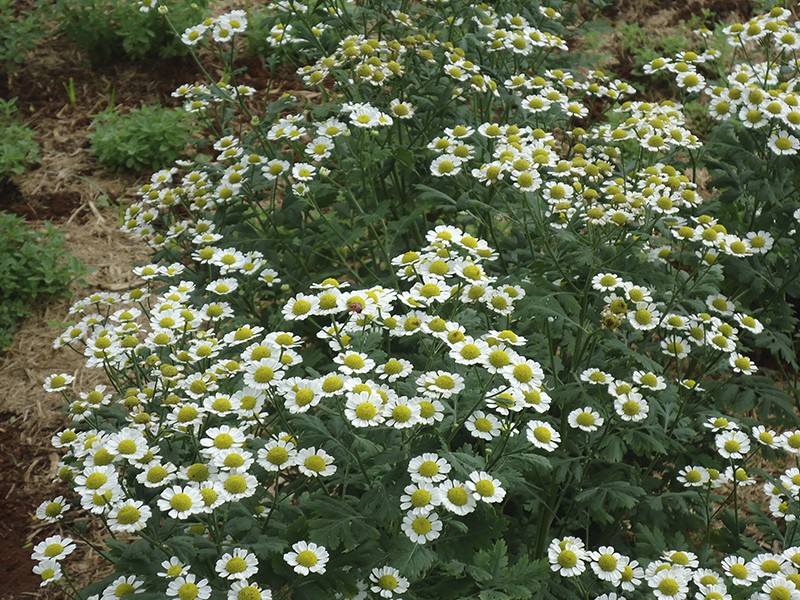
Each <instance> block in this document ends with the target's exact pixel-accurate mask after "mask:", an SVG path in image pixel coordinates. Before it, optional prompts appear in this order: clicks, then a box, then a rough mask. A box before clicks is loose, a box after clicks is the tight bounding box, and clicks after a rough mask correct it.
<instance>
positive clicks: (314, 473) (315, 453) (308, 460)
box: [296, 448, 336, 477]
mask: <svg viewBox="0 0 800 600" xmlns="http://www.w3.org/2000/svg"><path fill="white" fill-rule="evenodd" d="M296 464H297V468H298V470H299V471H300V472H301V473H302V474H303V475H305V476H307V477H327V476H329V475H333V474H334V473H335V472H336V465H334V464H333V457H332V456H331V455H330V454H328V453H327V452H325V451H324V450H323V449H321V448H320V449H319V450H318V449H316V448H303V449H302V450H300V451H298V452H297V459H296Z"/></svg>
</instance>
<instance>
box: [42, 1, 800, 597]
mask: <svg viewBox="0 0 800 600" xmlns="http://www.w3.org/2000/svg"><path fill="white" fill-rule="evenodd" d="M271 10H272V11H275V12H272V13H270V14H268V15H264V14H260V15H257V16H254V15H251V14H249V13H248V12H247V11H239V10H236V11H232V12H230V13H226V14H222V15H219V16H216V17H213V18H209V19H207V20H206V21H203V22H202V23H199V24H197V25H192V26H190V27H188V28H186V30H185V31H183V33H182V34H181V39H182V40H183V42H184V43H185V44H186V45H187V47H189V48H192V49H194V50H198V56H206V57H208V56H216V57H218V61H219V62H218V63H215V64H214V65H213V66H214V68H215V69H219V70H221V71H222V72H223V73H224V75H223V77H221V78H217V77H215V78H214V79H210V80H209V81H207V82H202V83H198V82H188V83H186V84H185V85H181V86H180V87H179V88H178V89H177V90H176V92H175V95H176V96H178V97H181V98H182V99H183V101H184V108H185V110H187V111H189V112H191V113H193V115H194V116H195V117H196V118H197V120H198V123H201V124H202V126H203V127H204V129H205V131H208V132H211V133H209V134H208V136H209V146H210V147H212V148H213V152H214V153H213V155H206V156H204V155H197V156H196V157H194V158H193V159H192V160H181V161H178V162H177V163H176V164H175V166H172V167H168V168H163V169H160V170H158V171H156V172H155V173H154V174H153V175H152V177H151V179H150V181H149V182H148V183H147V184H146V185H144V186H142V188H141V189H140V191H139V197H138V200H137V202H135V203H134V204H133V205H131V206H130V208H129V209H128V210H127V211H126V214H125V221H124V224H123V231H125V232H126V233H128V234H131V235H135V236H137V237H139V238H141V239H143V240H145V241H146V242H147V243H148V244H150V246H151V247H152V250H153V255H152V257H151V258H150V259H149V260H147V261H146V262H145V264H142V266H140V267H138V268H137V269H136V271H135V272H136V274H137V275H138V276H139V277H141V279H142V280H143V283H142V285H141V287H139V288H137V289H135V290H132V291H130V292H127V293H125V294H95V295H93V296H90V297H88V298H86V299H84V300H81V301H79V302H77V303H76V304H75V305H74V306H73V312H74V314H75V315H76V318H77V321H76V323H75V324H74V325H71V326H70V327H69V328H68V329H66V330H65V331H64V332H63V334H62V335H60V336H59V337H58V339H57V340H56V345H57V346H69V347H70V348H72V349H74V350H77V351H79V352H81V353H82V354H83V355H84V356H85V357H86V360H87V365H89V366H91V367H96V368H98V369H102V370H103V371H104V372H105V373H106V375H107V378H108V382H107V384H106V385H101V386H98V387H96V388H95V389H93V390H74V389H73V387H72V383H73V381H72V377H71V376H70V375H69V374H65V373H54V374H53V375H52V376H51V377H49V378H48V379H47V381H46V382H45V384H44V385H45V389H46V390H47V391H48V392H52V393H56V394H61V395H62V396H63V399H64V402H65V405H66V406H67V410H68V413H69V415H70V417H71V418H72V423H71V424H70V426H69V427H67V428H66V429H64V430H63V431H61V432H59V433H58V434H57V435H56V436H54V438H53V445H54V446H55V447H56V448H59V449H61V450H62V451H63V452H64V455H63V460H62V463H61V465H60V470H59V477H60V478H61V479H62V480H64V482H65V483H66V484H67V485H68V489H69V491H68V492H65V494H64V496H60V497H58V498H55V499H52V500H50V501H47V502H45V503H43V504H42V505H41V506H40V507H38V509H37V516H38V517H39V518H42V519H45V520H47V521H49V522H53V523H61V524H62V525H69V524H71V525H74V526H75V527H74V528H73V529H74V531H75V533H74V535H75V536H76V537H85V526H84V524H83V523H84V521H83V517H78V518H76V517H75V515H76V514H81V515H82V514H85V513H89V514H91V515H93V516H94V517H95V520H96V521H99V522H101V523H102V526H103V527H104V528H105V529H106V530H107V531H108V534H109V539H108V541H107V547H105V548H99V549H98V550H99V551H100V552H101V553H102V555H103V556H104V557H105V558H106V559H107V560H108V561H109V562H110V563H111V564H113V565H114V568H115V571H114V574H113V575H111V576H109V577H108V578H106V579H104V580H103V581H99V582H96V583H95V584H94V585H92V586H90V587H89V588H88V589H86V590H78V589H76V588H75V587H73V584H72V580H71V579H70V577H69V562H70V560H71V559H70V555H71V554H72V553H73V552H75V550H76V548H77V544H76V542H75V539H73V537H69V536H66V535H62V534H58V535H52V536H49V537H46V538H45V539H44V540H42V541H40V542H39V543H37V544H36V545H35V547H34V551H33V558H34V560H36V561H38V564H37V566H36V567H35V570H36V572H37V573H39V574H40V575H41V576H42V583H43V585H53V586H60V587H61V588H62V589H63V590H64V593H65V594H67V595H71V596H74V597H76V598H81V599H83V600H87V599H92V600H109V599H114V598H125V597H136V598H140V599H142V600H145V599H148V598H165V597H167V598H179V599H181V600H194V599H200V600H205V599H207V598H213V599H217V598H220V599H223V598H224V599H227V600H252V599H262V600H263V599H268V598H274V599H276V600H277V599H287V600H288V599H292V600H302V599H309V600H310V599H318V598H387V599H391V598H405V599H420V600H422V599H432V598H437V599H460V598H479V599H481V600H503V599H524V598H548V599H549V598H553V599H565V600H566V599H573V598H581V599H590V600H619V599H623V598H629V599H633V598H658V599H666V600H683V599H685V598H689V597H693V598H702V599H709V600H710V599H720V598H721V599H723V600H732V599H735V600H740V599H744V598H755V599H765V600H777V599H792V598H796V597H800V574H799V573H798V569H799V568H800V542H798V538H797V523H796V516H797V514H798V490H799V489H800V488H798V486H799V485H800V475H798V468H797V467H798V464H797V456H798V455H800V427H798V419H797V414H798V413H797V410H798V408H800V406H798V398H797V389H796V385H795V382H793V381H792V380H791V379H790V378H787V377H784V378H783V379H782V380H781V385H776V384H775V383H774V380H773V374H774V370H773V369H770V368H767V367H768V366H769V365H764V364H761V365H759V364H757V362H758V361H757V360H756V358H755V357H756V356H761V357H766V356H767V352H764V351H763V349H764V348H769V350H770V351H771V352H774V353H775V358H774V359H773V360H777V361H778V362H779V363H780V364H781V365H783V366H784V368H785V369H786V370H787V372H788V371H791V369H793V368H794V367H795V366H796V347H795V345H796V342H797V339H796V334H795V333H794V332H792V331H791V327H792V325H791V323H792V319H794V318H795V316H794V312H793V311H794V309H793V304H792V302H793V298H795V297H796V296H795V295H793V294H794V290H793V287H792V286H791V285H790V284H789V283H787V280H786V279H784V277H786V278H788V277H789V275H790V273H789V272H787V269H790V268H793V267H792V265H794V263H795V261H796V260H797V256H796V253H797V241H798V240H797V235H798V234H797V230H796V225H797V222H798V220H799V219H800V199H798V194H797V190H796V188H793V187H788V185H789V184H788V183H787V182H789V183H791V181H792V180H793V179H792V178H793V177H794V176H795V175H796V169H794V170H792V167H795V166H796V157H795V156H794V154H793V153H791V150H792V149H795V142H796V140H794V137H795V136H794V134H793V133H792V132H793V131H794V129H795V128H796V127H797V126H798V123H794V122H793V120H792V118H791V117H790V115H791V114H792V108H791V107H792V106H796V105H797V97H796V94H795V92H794V91H793V85H794V79H793V78H794V71H793V70H792V69H793V67H794V62H793V56H794V54H793V52H794V49H795V48H794V46H792V44H794V42H793V41H792V39H791V35H795V33H794V32H795V31H796V28H795V27H794V25H793V24H792V23H791V14H790V13H789V12H788V11H785V10H782V9H775V10H773V11H771V12H769V13H768V14H764V15H761V16H759V17H757V18H755V19H754V20H753V21H752V22H750V23H747V24H744V25H742V26H741V29H739V27H738V26H733V25H731V26H729V28H728V29H726V30H725V31H724V34H725V35H726V36H727V39H729V40H730V42H729V43H730V44H731V47H732V48H735V49H736V50H737V52H738V54H734V56H738V58H736V59H735V60H734V61H733V63H732V65H725V67H724V69H723V71H722V73H725V75H724V77H725V79H724V81H725V82H726V86H727V91H724V89H721V90H717V87H716V86H715V85H713V84H709V85H708V86H706V85H705V83H706V82H707V81H710V80H711V77H712V74H711V72H710V71H705V70H703V69H705V68H706V67H704V66H701V65H705V64H706V63H709V64H710V63H711V61H712V59H714V58H715V56H716V53H715V52H714V49H713V48H709V49H706V48H700V47H698V48H696V49H694V50H691V51H689V50H687V51H686V52H684V53H683V54H681V55H680V56H676V57H663V58H656V59H653V60H651V61H650V62H649V63H647V64H646V65H642V70H643V73H653V72H659V71H660V70H661V69H664V70H666V71H668V72H669V73H671V74H673V75H674V76H675V78H676V85H677V89H679V90H681V91H680V94H686V95H685V96H681V97H680V98H678V99H675V100H663V101H659V102H645V101H642V100H639V99H638V98H637V90H636V89H635V88H634V87H633V86H632V85H631V84H629V83H627V82H625V81H622V80H620V79H617V78H614V77H613V76H612V75H611V74H608V73H604V72H602V71H598V70H597V69H593V68H592V66H591V64H588V65H583V66H582V65H581V63H580V60H578V59H577V58H576V57H574V56H572V55H571V54H570V52H569V44H568V42H567V39H568V37H569V35H575V32H574V31H573V30H572V29H571V25H570V19H571V18H572V12H571V10H572V7H571V6H570V5H569V4H568V3H567V4H565V5H561V4H560V3H551V4H547V5H540V4H539V3H538V2H527V1H526V2H515V1H506V2H498V3H493V4H491V5H489V4H473V3H471V2H466V1H462V0H453V1H451V2H447V3H441V2H429V3H411V2H407V3H406V2H401V3H395V2H391V3H390V2H382V1H380V0H371V1H363V2H355V3H340V2H335V3H334V2H322V1H321V2H312V3H310V4H301V3H299V2H295V1H288V0H287V1H281V2H273V3H272V5H271ZM251 18H252V19H251ZM251 20H253V21H254V22H258V23H270V25H269V27H270V33H269V35H270V36H271V38H272V39H273V40H275V39H276V36H277V37H280V36H283V37H281V43H283V44H287V45H296V46H297V47H298V49H297V53H296V54H295V56H301V55H302V56H303V57H304V58H305V60H306V64H305V65H304V66H301V67H299V68H298V75H299V77H300V78H301V79H302V81H303V82H304V84H305V85H306V86H308V87H309V88H311V89H312V90H315V91H316V92H317V94H315V95H313V96H312V97H313V98H314V101H313V102H310V101H309V100H308V98H309V96H305V95H301V94H297V96H296V97H295V96H292V95H289V94H286V95H284V96H282V97H280V98H278V99H276V100H274V101H268V102H266V103H265V104H263V106H262V105H261V104H260V101H259V100H258V98H259V96H258V90H256V89H254V88H252V87H249V86H248V85H244V84H242V83H240V80H239V79H238V78H239V76H240V74H241V72H240V71H239V70H238V69H237V68H236V67H235V64H236V53H237V52H238V51H239V49H241V48H242V47H243V46H244V45H245V44H247V40H246V37H247V35H248V24H249V23H250V21H251ZM277 23H280V25H281V27H280V28H279V29H278V30H276V29H275V27H277V25H276V24H277ZM743 31H746V32H747V33H746V35H744V36H743V35H742V32H743ZM279 34H280V35H279ZM249 35H251V36H252V35H253V32H252V31H250V32H249ZM270 43H272V42H270ZM776 46H777V48H778V49H777V50H776ZM201 47H207V48H208V49H209V50H212V51H213V52H205V51H203V52H200V51H199V48H201ZM756 47H758V49H757V48H756ZM287 50H288V49H287ZM767 52H770V53H771V54H766V53H767ZM762 54H766V56H765V57H764V61H765V62H764V63H762V62H760V60H761V59H760V58H756V57H760V56H762ZM784 63H785V64H784ZM773 64H775V65H776V66H774V67H773ZM745 65H747V66H745ZM778 65H779V66H778ZM211 71H212V70H209V72H211ZM741 73H745V75H744V76H743V77H741V78H740V77H739V76H740V74H741ZM770 73H772V74H773V78H772V79H770V77H769V75H770ZM759 77H760V78H761V79H759ZM740 79H741V80H740ZM773 79H774V81H773ZM783 84H785V85H783ZM767 85H769V86H772V88H771V90H763V88H764V87H765V86H767ZM756 89H762V97H761V99H760V100H757V101H756V100H754V99H753V97H752V94H753V92H754V90H756ZM706 90H708V93H709V95H710V96H711V98H710V99H709V98H705V99H704V98H700V97H697V96H691V95H692V94H695V95H697V94H699V93H701V92H703V93H706ZM736 90H738V92H737V91H736ZM737 94H738V95H737ZM718 98H723V99H724V101H725V102H727V103H728V105H729V106H730V105H735V106H736V107H737V108H736V110H735V111H734V110H732V109H731V114H735V115H742V114H744V116H743V117H741V116H740V117H739V118H740V120H741V121H742V122H741V123H738V124H737V122H736V120H731V122H730V123H723V124H722V125H720V126H716V125H715V126H713V127H712V130H711V131H709V132H707V133H706V132H703V133H702V134H701V133H700V132H699V131H693V130H692V129H691V126H690V125H691V124H690V123H689V121H688V119H687V116H686V115H685V112H684V110H683V107H684V101H687V100H693V101H696V102H698V103H699V105H700V106H707V110H708V113H709V115H710V120H709V123H712V122H716V120H717V118H718V117H720V116H721V113H720V106H721V101H720V100H718ZM775 98H777V99H778V100H779V103H780V107H779V108H780V110H779V111H777V112H774V113H773V112H770V109H769V103H770V102H771V101H772V100H773V99H775ZM753 103H755V106H756V108H755V109H753V108H752V106H751V105H752V104H753ZM762 106H763V110H764V111H767V112H769V115H767V114H764V113H762V112H761V111H762ZM750 110H758V111H759V114H760V117H761V118H759V119H757V120H755V121H752V122H750V117H749V115H748V111H750ZM753 119H755V117H753ZM762 121H764V123H762ZM748 122H749V123H750V125H752V124H753V123H758V124H760V125H759V127H761V128H763V131H753V132H752V133H748V132H750V130H753V129H757V128H756V127H751V126H749V125H748V124H747V123H748ZM726 136H728V137H726ZM730 136H734V137H733V141H732V140H731V137H730ZM737 136H738V137H737ZM745 136H749V138H748V140H747V142H744V141H743V140H744V137H745ZM734 142H736V143H734ZM748 144H749V150H748V151H749V155H748V156H747V157H746V158H734V155H735V154H736V153H737V152H740V149H741V147H744V148H745V149H748ZM795 150H796V149H795ZM778 160H780V161H784V162H783V163H782V164H778V163H777V162H776V161H778ZM747 169H750V170H749V171H748V170H747ZM787 171H788V174H787ZM704 172H711V182H710V184H709V183H705V182H704V179H703V178H702V177H701V174H702V173H704ZM754 173H755V174H758V177H759V179H758V182H759V183H758V186H757V187H752V188H748V187H747V185H746V184H747V182H748V181H749V180H750V178H751V177H753V174H754ZM737 178H738V179H737ZM764 188H770V189H771V190H772V191H771V192H765V191H763V190H764ZM770 193H771V194H773V195H775V194H778V193H779V194H780V196H775V197H774V198H773V197H772V196H769V194H770ZM758 198H761V199H760V200H759V199H758ZM778 198H779V200H778ZM754 272H756V273H758V275H752V273H754ZM748 274H750V277H751V279H750V280H748V279H747V277H748ZM756 277H757V278H758V279H759V280H760V281H761V284H762V285H763V286H764V287H763V288H762V290H763V291H764V292H765V293H768V295H769V296H770V298H769V299H765V298H764V297H763V296H764V293H762V294H758V293H757V291H756V290H753V289H752V286H753V285H755V284H754V283H753V281H754V280H755V279H756ZM747 488H755V489H757V490H758V492H756V493H755V494H754V493H752V490H747Z"/></svg>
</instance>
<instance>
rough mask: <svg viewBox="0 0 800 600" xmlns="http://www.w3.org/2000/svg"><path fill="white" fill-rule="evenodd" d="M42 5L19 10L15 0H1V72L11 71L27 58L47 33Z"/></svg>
mask: <svg viewBox="0 0 800 600" xmlns="http://www.w3.org/2000/svg"><path fill="white" fill-rule="evenodd" d="M41 14H42V13H41V7H40V6H39V5H38V4H37V5H35V6H34V9H33V10H23V11H18V10H17V6H16V3H15V2H14V1H13V0H0V22H2V23H3V29H2V30H0V72H1V73H4V74H8V73H10V72H11V71H12V70H13V68H14V67H17V66H19V65H20V64H21V63H22V61H23V60H24V58H25V53H26V52H28V51H29V50H32V49H33V48H35V47H36V42H37V41H38V40H39V39H41V38H42V37H43V36H44V35H45V28H44V23H43V18H42V16H41Z"/></svg>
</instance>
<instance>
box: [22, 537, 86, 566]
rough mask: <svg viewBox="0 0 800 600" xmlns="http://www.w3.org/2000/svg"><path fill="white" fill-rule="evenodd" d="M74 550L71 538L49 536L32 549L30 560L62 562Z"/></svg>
mask: <svg viewBox="0 0 800 600" xmlns="http://www.w3.org/2000/svg"><path fill="white" fill-rule="evenodd" d="M74 550H75V542H73V541H72V538H68V537H61V536H60V535H51V536H50V537H47V538H45V539H44V541H42V542H39V543H38V544H36V545H35V546H34V547H33V553H32V554H31V559H33V560H46V559H52V560H57V561H59V560H62V559H63V558H64V557H66V556H69V555H70V554H72V553H73V552H74Z"/></svg>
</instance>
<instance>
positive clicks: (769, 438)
mask: <svg viewBox="0 0 800 600" xmlns="http://www.w3.org/2000/svg"><path fill="white" fill-rule="evenodd" d="M750 435H752V436H753V439H754V440H755V441H757V442H758V443H759V444H763V445H764V446H769V447H774V446H775V443H776V440H777V437H778V434H777V433H775V432H774V431H772V430H770V429H767V428H766V427H764V426H763V425H757V426H756V427H753V428H752V429H751V430H750Z"/></svg>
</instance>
